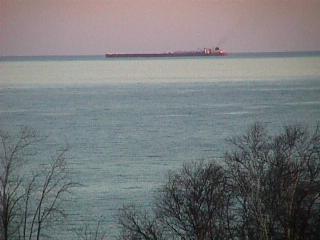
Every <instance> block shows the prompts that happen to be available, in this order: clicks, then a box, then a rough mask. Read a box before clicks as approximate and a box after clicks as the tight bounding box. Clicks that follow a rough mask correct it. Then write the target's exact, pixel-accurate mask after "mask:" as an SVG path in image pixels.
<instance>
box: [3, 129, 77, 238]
mask: <svg viewBox="0 0 320 240" xmlns="http://www.w3.org/2000/svg"><path fill="white" fill-rule="evenodd" d="M0 139H1V141H2V145H1V156H0V158H1V166H0V171H1V174H0V181H1V182H0V184H1V185H0V207H1V211H0V218H1V238H0V239H3V240H7V239H12V238H17V239H23V240H26V239H28V240H31V239H37V240H39V239H40V238H41V236H42V235H43V230H44V229H46V228H47V227H52V226H54V223H55V221H57V220H58V219H60V218H61V217H64V216H65V211H64V206H63V201H64V199H65V198H66V197H67V194H68V193H70V190H71V188H72V187H73V186H75V183H73V182H72V181H71V180H70V179H69V173H68V169H67V167H66V161H65V154H66V153H67V151H68V148H67V147H66V148H63V149H62V150H60V151H58V152H57V154H56V155H55V156H53V157H52V159H51V163H50V164H49V165H47V166H45V167H44V168H43V169H41V170H39V172H36V173H35V174H30V173H28V174H27V173H26V174H22V170H23V167H24V166H26V165H27V160H26V158H27V156H28V154H29V152H28V151H27V150H28V149H30V148H32V147H35V145H34V144H35V143H39V138H38V137H37V136H36V134H35V131H33V130H30V129H28V128H24V129H22V130H21V131H20V133H19V135H18V136H16V137H12V136H10V135H9V134H8V133H5V132H0ZM33 156H34V154H33Z"/></svg>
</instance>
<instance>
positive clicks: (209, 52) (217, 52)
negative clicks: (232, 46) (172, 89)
mask: <svg viewBox="0 0 320 240" xmlns="http://www.w3.org/2000/svg"><path fill="white" fill-rule="evenodd" d="M225 55H226V53H225V52H224V51H223V50H221V49H220V48H219V47H216V48H214V49H212V48H204V49H203V50H202V51H180V52H166V53H107V54H106V55H105V57H106V58H135V57H142V58H148V57H155V58H156V57H210V56H225Z"/></svg>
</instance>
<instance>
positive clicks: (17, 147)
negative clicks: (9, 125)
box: [0, 128, 38, 240]
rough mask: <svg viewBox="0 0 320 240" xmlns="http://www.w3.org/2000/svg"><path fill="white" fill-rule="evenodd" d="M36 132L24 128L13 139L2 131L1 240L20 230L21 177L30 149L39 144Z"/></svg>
mask: <svg viewBox="0 0 320 240" xmlns="http://www.w3.org/2000/svg"><path fill="white" fill-rule="evenodd" d="M37 140H38V139H37V138H36V134H35V132H34V131H32V130H30V129H27V128H23V129H22V130H21V131H20V133H19V134H18V135H17V136H15V137H12V136H10V135H9V134H8V133H7V132H4V131H0V141H1V148H0V231H1V232H0V234H1V235H0V239H3V240H7V239H9V238H11V236H12V235H14V234H15V233H16V232H17V231H18V230H19V221H20V219H19V218H20V214H19V213H18V211H17V209H18V208H19V204H20V202H21V201H22V199H23V194H22V192H21V188H22V182H23V177H21V176H20V175H19V169H20V165H21V164H23V163H24V161H25V157H26V154H27V152H26V151H27V150H28V148H29V147H30V146H31V145H32V144H34V143H35V142H37Z"/></svg>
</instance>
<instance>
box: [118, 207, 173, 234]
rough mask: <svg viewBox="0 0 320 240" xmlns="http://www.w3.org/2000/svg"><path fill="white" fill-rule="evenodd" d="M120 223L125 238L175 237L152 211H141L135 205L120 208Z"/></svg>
mask: <svg viewBox="0 0 320 240" xmlns="http://www.w3.org/2000/svg"><path fill="white" fill-rule="evenodd" d="M119 223H120V226H121V230H122V232H121V237H120V238H121V239H123V240H165V239H168V240H169V239H173V238H172V236H169V235H167V234H166V229H165V228H164V226H163V225H162V224H161V222H160V221H159V219H158V218H157V217H156V216H155V215H154V213H152V212H147V211H139V210H138V209H137V208H136V207H135V206H133V205H131V206H125V207H123V208H122V209H120V217H119Z"/></svg>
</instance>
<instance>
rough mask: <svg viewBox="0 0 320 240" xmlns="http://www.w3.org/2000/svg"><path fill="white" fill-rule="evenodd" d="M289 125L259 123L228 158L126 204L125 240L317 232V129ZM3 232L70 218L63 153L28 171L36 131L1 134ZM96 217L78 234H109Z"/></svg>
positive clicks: (237, 140)
mask: <svg viewBox="0 0 320 240" xmlns="http://www.w3.org/2000/svg"><path fill="white" fill-rule="evenodd" d="M319 130H320V129H319V127H317V128H315V129H313V130H312V131H309V130H308V129H307V128H305V127H302V126H287V127H284V128H283V130H282V131H281V132H279V133H278V134H276V135H271V134H269V133H268V132H267V129H266V128H265V127H264V126H263V125H261V124H259V123H256V124H254V125H253V126H252V127H251V128H249V130H248V131H247V132H246V133H245V134H244V135H243V136H238V137H233V138H230V139H228V140H227V141H228V142H229V144H230V150H229V151H228V152H227V153H226V154H225V156H224V161H221V160H219V161H214V160H212V161H207V162H204V161H203V162H194V163H188V164H185V165H184V166H183V167H182V169H180V170H179V171H176V172H171V173H169V176H168V180H167V182H166V183H165V184H164V186H163V187H162V188H161V189H160V190H159V192H158V194H157V195H156V196H155V200H154V204H153V207H152V208H148V209H140V208H137V207H135V206H133V205H130V206H124V207H123V208H122V209H121V210H120V214H119V224H120V235H119V239H120V240H176V239H177V240H216V239H217V240H218V239H221V240H225V239H226V240H227V239H228V240H229V239H230V240H231V239H235V240H242V239H243V240H247V239H250V240H251V239H253V240H260V239H262V240H267V239H268V240H278V239H279V240H280V239H281V240H282V239H283V240H302V239H310V240H313V239H320V132H319ZM0 141H1V147H0V240H9V239H23V240H26V239H28V240H33V239H37V240H39V239H47V238H49V236H48V235H47V234H46V233H48V231H47V230H48V229H50V228H52V227H54V226H56V223H59V222H60V223H61V222H63V219H64V217H66V214H65V210H66V209H65V207H64V206H65V205H64V204H63V203H64V201H65V200H66V199H67V198H68V195H69V194H70V193H71V190H72V188H73V187H74V186H76V184H75V183H73V182H72V181H71V179H70V178H69V173H68V171H67V167H66V162H65V154H66V153H67V150H68V149H67V148H63V149H61V150H59V151H57V154H56V155H55V156H53V157H52V162H51V165H44V166H43V167H42V168H40V169H39V170H38V171H35V172H31V171H30V170H29V171H25V170H26V169H25V168H24V166H27V165H28V164H27V162H28V159H30V158H32V157H33V156H34V154H35V152H34V151H33V149H34V148H33V147H34V146H35V145H36V144H38V143H39V142H40V139H39V138H37V136H36V134H35V133H34V131H32V130H29V129H23V130H22V131H21V132H20V134H19V135H17V136H15V137H13V136H10V135H9V134H8V133H5V132H0ZM101 229H103V228H101V223H100V222H98V223H97V226H96V228H93V230H92V231H90V230H89V228H88V227H87V226H84V227H83V228H81V229H80V231H78V235H76V237H75V239H95V240H98V239H106V238H105V237H104V234H102V231H101Z"/></svg>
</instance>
